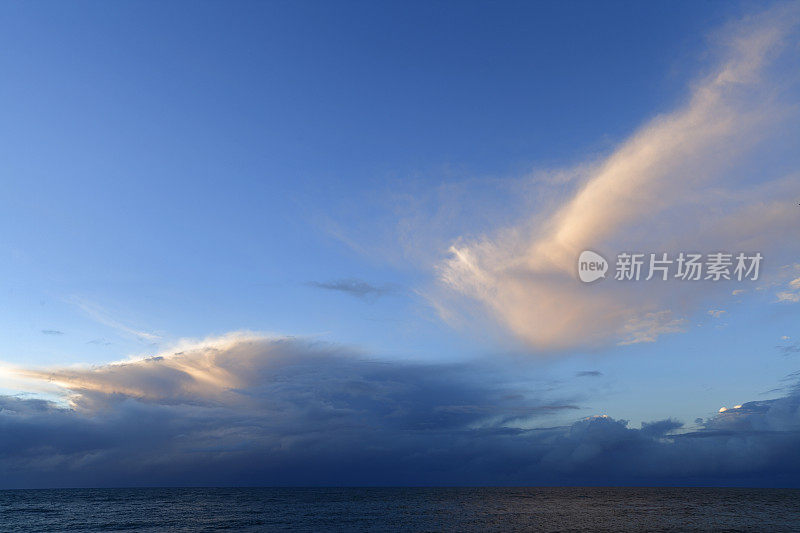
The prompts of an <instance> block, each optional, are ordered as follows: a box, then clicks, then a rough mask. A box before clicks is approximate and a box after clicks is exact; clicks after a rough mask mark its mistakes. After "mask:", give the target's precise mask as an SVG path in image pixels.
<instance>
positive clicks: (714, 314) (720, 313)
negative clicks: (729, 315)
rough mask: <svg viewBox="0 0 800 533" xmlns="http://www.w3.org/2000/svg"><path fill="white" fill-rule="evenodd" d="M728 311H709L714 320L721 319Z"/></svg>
mask: <svg viewBox="0 0 800 533" xmlns="http://www.w3.org/2000/svg"><path fill="white" fill-rule="evenodd" d="M726 312H727V311H724V310H722V309H709V311H708V314H709V315H711V317H712V318H719V317H721V316H722V315H724V314H725V313H726Z"/></svg>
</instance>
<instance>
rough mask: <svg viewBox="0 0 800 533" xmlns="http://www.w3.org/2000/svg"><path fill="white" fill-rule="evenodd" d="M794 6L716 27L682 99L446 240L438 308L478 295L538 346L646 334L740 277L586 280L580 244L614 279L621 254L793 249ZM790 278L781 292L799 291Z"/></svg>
mask: <svg viewBox="0 0 800 533" xmlns="http://www.w3.org/2000/svg"><path fill="white" fill-rule="evenodd" d="M799 12H800V9H798V6H797V4H780V5H777V7H774V8H772V9H770V10H768V11H766V12H764V13H761V14H759V15H755V16H751V17H749V18H747V19H745V20H743V21H740V22H739V23H738V24H735V25H731V26H730V27H728V28H726V29H725V30H724V31H721V32H720V33H719V34H718V35H717V36H716V39H715V41H714V43H715V44H714V47H713V50H712V51H711V52H710V55H711V56H714V57H718V61H717V63H716V64H715V65H713V66H712V67H711V68H710V71H709V72H708V73H707V74H706V75H705V76H704V77H702V78H701V79H699V80H698V81H697V82H696V83H695V84H694V85H693V86H692V88H691V90H690V94H689V97H688V101H687V102H686V103H685V104H684V105H681V106H679V107H677V108H676V109H675V110H673V111H671V112H669V113H664V114H662V115H659V116H657V117H655V118H653V119H652V120H650V121H649V122H647V123H646V124H644V125H643V126H642V127H641V128H639V130H638V131H636V132H635V133H634V134H633V135H631V136H630V138H628V139H627V140H625V141H624V142H622V143H621V144H620V145H619V147H618V148H617V149H616V150H615V151H614V152H613V153H611V154H610V155H608V156H607V157H605V158H604V159H602V160H601V161H599V162H597V163H596V164H589V165H586V164H582V165H579V166H578V167H576V170H574V171H570V170H563V171H560V172H557V173H556V174H558V175H559V176H561V177H560V178H559V181H558V183H557V185H558V187H559V188H560V191H559V193H556V194H553V195H552V196H553V197H554V198H555V199H554V200H553V201H552V202H551V203H550V204H549V205H543V206H540V209H539V211H538V212H537V213H536V214H534V215H532V216H531V217H530V218H529V219H528V220H527V221H524V222H521V223H519V224H518V225H516V226H513V227H508V228H504V229H498V230H496V231H495V232H493V233H489V234H487V235H486V236H485V237H482V238H469V237H465V238H462V239H459V240H458V241H457V242H456V243H455V244H453V246H452V247H451V248H450V254H451V256H450V258H449V259H448V260H446V261H445V262H443V263H442V264H441V265H440V266H439V274H440V279H441V281H442V282H443V284H444V286H445V287H447V288H448V289H450V290H451V293H450V296H449V297H448V296H446V295H440V297H439V298H438V301H437V302H436V305H437V308H439V309H440V311H442V315H443V316H444V317H445V318H448V319H452V317H453V316H454V315H458V311H459V310H467V311H466V313H469V311H468V310H469V309H470V307H471V305H472V304H474V302H475V301H478V302H480V303H482V304H483V305H484V306H485V308H486V309H487V310H488V311H489V313H490V314H491V315H492V316H494V317H495V318H496V319H497V320H498V321H499V322H500V323H501V324H502V325H504V326H505V327H506V328H507V329H509V330H510V331H511V332H513V333H514V334H516V335H517V336H518V337H519V338H520V339H522V340H523V341H524V342H525V343H527V344H528V345H529V346H532V347H535V348H540V349H546V350H554V349H556V350H557V349H565V348H573V347H576V346H597V345H602V344H606V343H619V344H631V343H638V342H652V341H654V340H656V339H657V338H658V337H659V336H660V335H664V334H668V333H676V332H680V331H683V330H684V329H685V328H684V321H685V320H686V318H687V317H688V316H689V315H690V314H691V313H692V312H694V311H696V310H697V309H699V306H700V305H701V304H702V302H701V300H703V299H704V298H705V299H708V298H710V299H712V300H713V298H715V297H718V296H719V295H720V294H730V291H731V290H732V289H734V288H735V289H742V288H746V287H744V286H742V287H731V286H730V283H729V284H728V285H727V286H726V288H725V289H724V290H723V289H722V287H721V285H723V284H724V283H723V284H715V283H711V282H697V283H691V282H685V281H684V282H681V281H676V280H672V281H667V282H659V281H651V282H648V283H645V282H643V281H642V282H630V283H627V284H626V283H621V282H616V283H615V282H614V281H613V280H612V281H608V280H606V281H600V282H598V283H596V284H593V285H591V286H586V285H583V284H582V283H580V282H579V281H578V279H577V276H576V269H577V258H578V256H579V254H580V253H581V251H583V250H595V251H598V252H602V253H604V254H605V255H606V258H607V259H609V260H610V261H611V272H610V273H609V276H610V277H613V275H614V272H613V269H614V259H615V256H616V254H617V253H620V252H641V253H656V252H669V253H670V255H671V256H672V257H673V258H674V257H675V256H676V255H677V253H678V252H679V251H687V252H688V251H700V252H702V253H712V252H718V251H720V250H726V251H728V252H738V251H747V252H753V251H761V252H763V253H764V254H765V257H766V258H767V259H766V262H765V265H766V268H769V269H775V268H777V267H778V266H779V265H781V264H784V263H782V261H786V260H791V259H794V257H795V256H794V255H793V254H796V253H797V252H798V247H797V244H796V239H794V238H793V235H794V233H795V232H796V228H797V226H798V224H800V209H798V206H797V202H796V201H795V200H792V199H793V198H794V197H795V196H796V183H797V177H798V175H797V170H796V169H797V164H798V160H797V157H796V153H797V151H796V146H797V145H798V144H800V132H798V130H797V128H796V124H797V121H796V119H797V103H798V101H800V97H798V93H799V91H798V89H797V79H795V78H794V77H791V76H786V75H785V73H786V72H794V71H796V69H797V64H798V56H800V54H798V50H800V48H798V31H797V26H798V20H800V16H799ZM787 169H789V170H788V172H787ZM791 169H794V170H793V171H792V170H791ZM541 185H542V187H546V186H548V183H547V180H543V181H542V184H541ZM550 185H551V186H552V183H550ZM795 289H797V287H792V286H791V285H790V286H788V288H786V289H785V290H783V291H782V292H780V294H779V295H778V298H779V299H780V300H782V301H790V302H793V301H797V299H798V298H797V291H796V290H795ZM460 298H466V300H467V301H466V302H464V301H461V300H460Z"/></svg>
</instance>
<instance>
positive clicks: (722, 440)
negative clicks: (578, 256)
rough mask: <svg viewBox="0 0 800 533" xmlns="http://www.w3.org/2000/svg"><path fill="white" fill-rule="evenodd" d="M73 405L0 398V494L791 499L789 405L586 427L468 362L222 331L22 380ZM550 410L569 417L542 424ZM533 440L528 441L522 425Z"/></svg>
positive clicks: (792, 399)
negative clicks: (751, 493)
mask: <svg viewBox="0 0 800 533" xmlns="http://www.w3.org/2000/svg"><path fill="white" fill-rule="evenodd" d="M17 372H18V374H19V375H20V378H22V379H28V380H38V381H44V382H47V383H50V384H55V385H56V386H58V387H59V388H60V389H61V390H62V391H64V393H65V394H66V395H67V398H68V400H69V402H70V405H69V406H68V407H67V406H64V405H60V404H57V403H53V402H49V401H45V400H39V399H21V398H15V397H0V432H1V433H0V434H2V435H3V438H2V439H0V486H4V487H29V486H120V485H162V484H163V485H192V484H216V485H218V484H244V485H371V484H393V485H398V484H400V485H420V484H422V485H425V484H440V485H441V484H456V485H463V484H466V485H475V484H497V485H520V484H522V485H542V484H562V485H563V484H578V485H586V484H599V483H602V484H605V485H609V484H636V485H647V484H656V483H658V484H681V485H686V484H715V485H718V484H725V485H737V484H748V485H753V484H756V485H796V484H797V480H798V479H800V476H799V475H798V474H800V457H798V455H797V453H796V450H797V447H798V445H800V394H798V392H797V390H792V391H790V392H789V394H787V395H786V396H785V397H783V398H779V399H776V400H770V401H759V402H750V403H745V404H743V405H742V406H741V407H740V408H739V409H729V410H728V411H726V412H724V413H721V414H719V415H717V416H715V417H713V418H711V419H709V420H707V421H705V423H703V424H701V425H700V427H699V428H698V429H693V430H691V431H687V430H685V429H683V426H682V424H681V423H680V422H678V421H675V420H671V419H670V420H660V421H655V422H653V423H650V424H644V425H643V426H642V427H641V428H636V429H634V428H630V427H628V425H627V423H626V422H625V421H624V420H615V419H613V418H609V417H606V416H592V417H588V418H586V417H584V416H582V414H583V413H582V412H581V411H580V410H579V408H580V405H577V404H576V403H574V402H572V401H570V400H569V399H566V400H565V399H563V398H562V399H561V401H556V400H555V399H553V398H552V397H545V396H542V395H539V394H538V393H537V391H535V390H530V388H526V387H521V386H512V385H509V384H508V383H510V381H509V380H508V378H507V376H501V375H500V374H499V373H497V372H487V369H485V368H480V367H479V366H478V365H473V366H469V367H468V366H464V365H452V364H450V365H423V364H406V363H388V362H380V361H375V360H370V359H369V358H366V357H364V356H363V355H358V354H354V353H351V352H349V351H346V350H344V349H340V348H334V347H330V346H322V345H314V344H309V343H307V342H304V341H299V340H292V339H269V338H262V337H258V336H255V335H230V336H227V337H223V338H220V339H211V340H209V341H206V342H204V343H199V344H186V345H185V346H182V347H181V348H180V349H178V350H176V351H175V352H172V353H169V354H161V355H159V356H154V357H149V358H144V359H140V360H136V361H127V362H121V363H115V364H110V365H104V366H99V367H92V368H84V369H74V368H73V369H52V370H49V371H31V370H27V371H25V370H19V369H18V370H17ZM553 413H561V414H562V415H563V414H567V415H568V416H569V418H571V419H573V420H576V421H575V422H574V423H572V424H569V425H558V426H553V427H549V426H547V424H544V423H543V421H546V420H548V417H550V416H551V415H552V414H553ZM536 425H538V426H542V425H544V426H545V427H544V428H541V427H540V428H538V429H531V428H532V427H534V426H536Z"/></svg>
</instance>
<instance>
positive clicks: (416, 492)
mask: <svg viewBox="0 0 800 533" xmlns="http://www.w3.org/2000/svg"><path fill="white" fill-rule="evenodd" d="M0 531H36V532H43V531H103V532H107V531H148V532H150V531H152V532H162V531H314V532H317V531H565V532H566V531H592V532H602V531H609V532H624V531H681V532H683V531H753V532H759V533H761V532H779V531H800V490H789V489H786V490H783V489H736V488H725V489H719V488H137V489H55V490H2V491H0Z"/></svg>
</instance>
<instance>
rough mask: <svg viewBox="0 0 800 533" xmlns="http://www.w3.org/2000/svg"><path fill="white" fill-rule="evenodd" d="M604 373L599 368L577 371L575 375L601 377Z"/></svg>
mask: <svg viewBox="0 0 800 533" xmlns="http://www.w3.org/2000/svg"><path fill="white" fill-rule="evenodd" d="M602 375H603V373H602V372H600V371H599V370H581V371H579V372H575V376H577V377H579V378H582V377H593V378H594V377H600V376H602Z"/></svg>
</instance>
